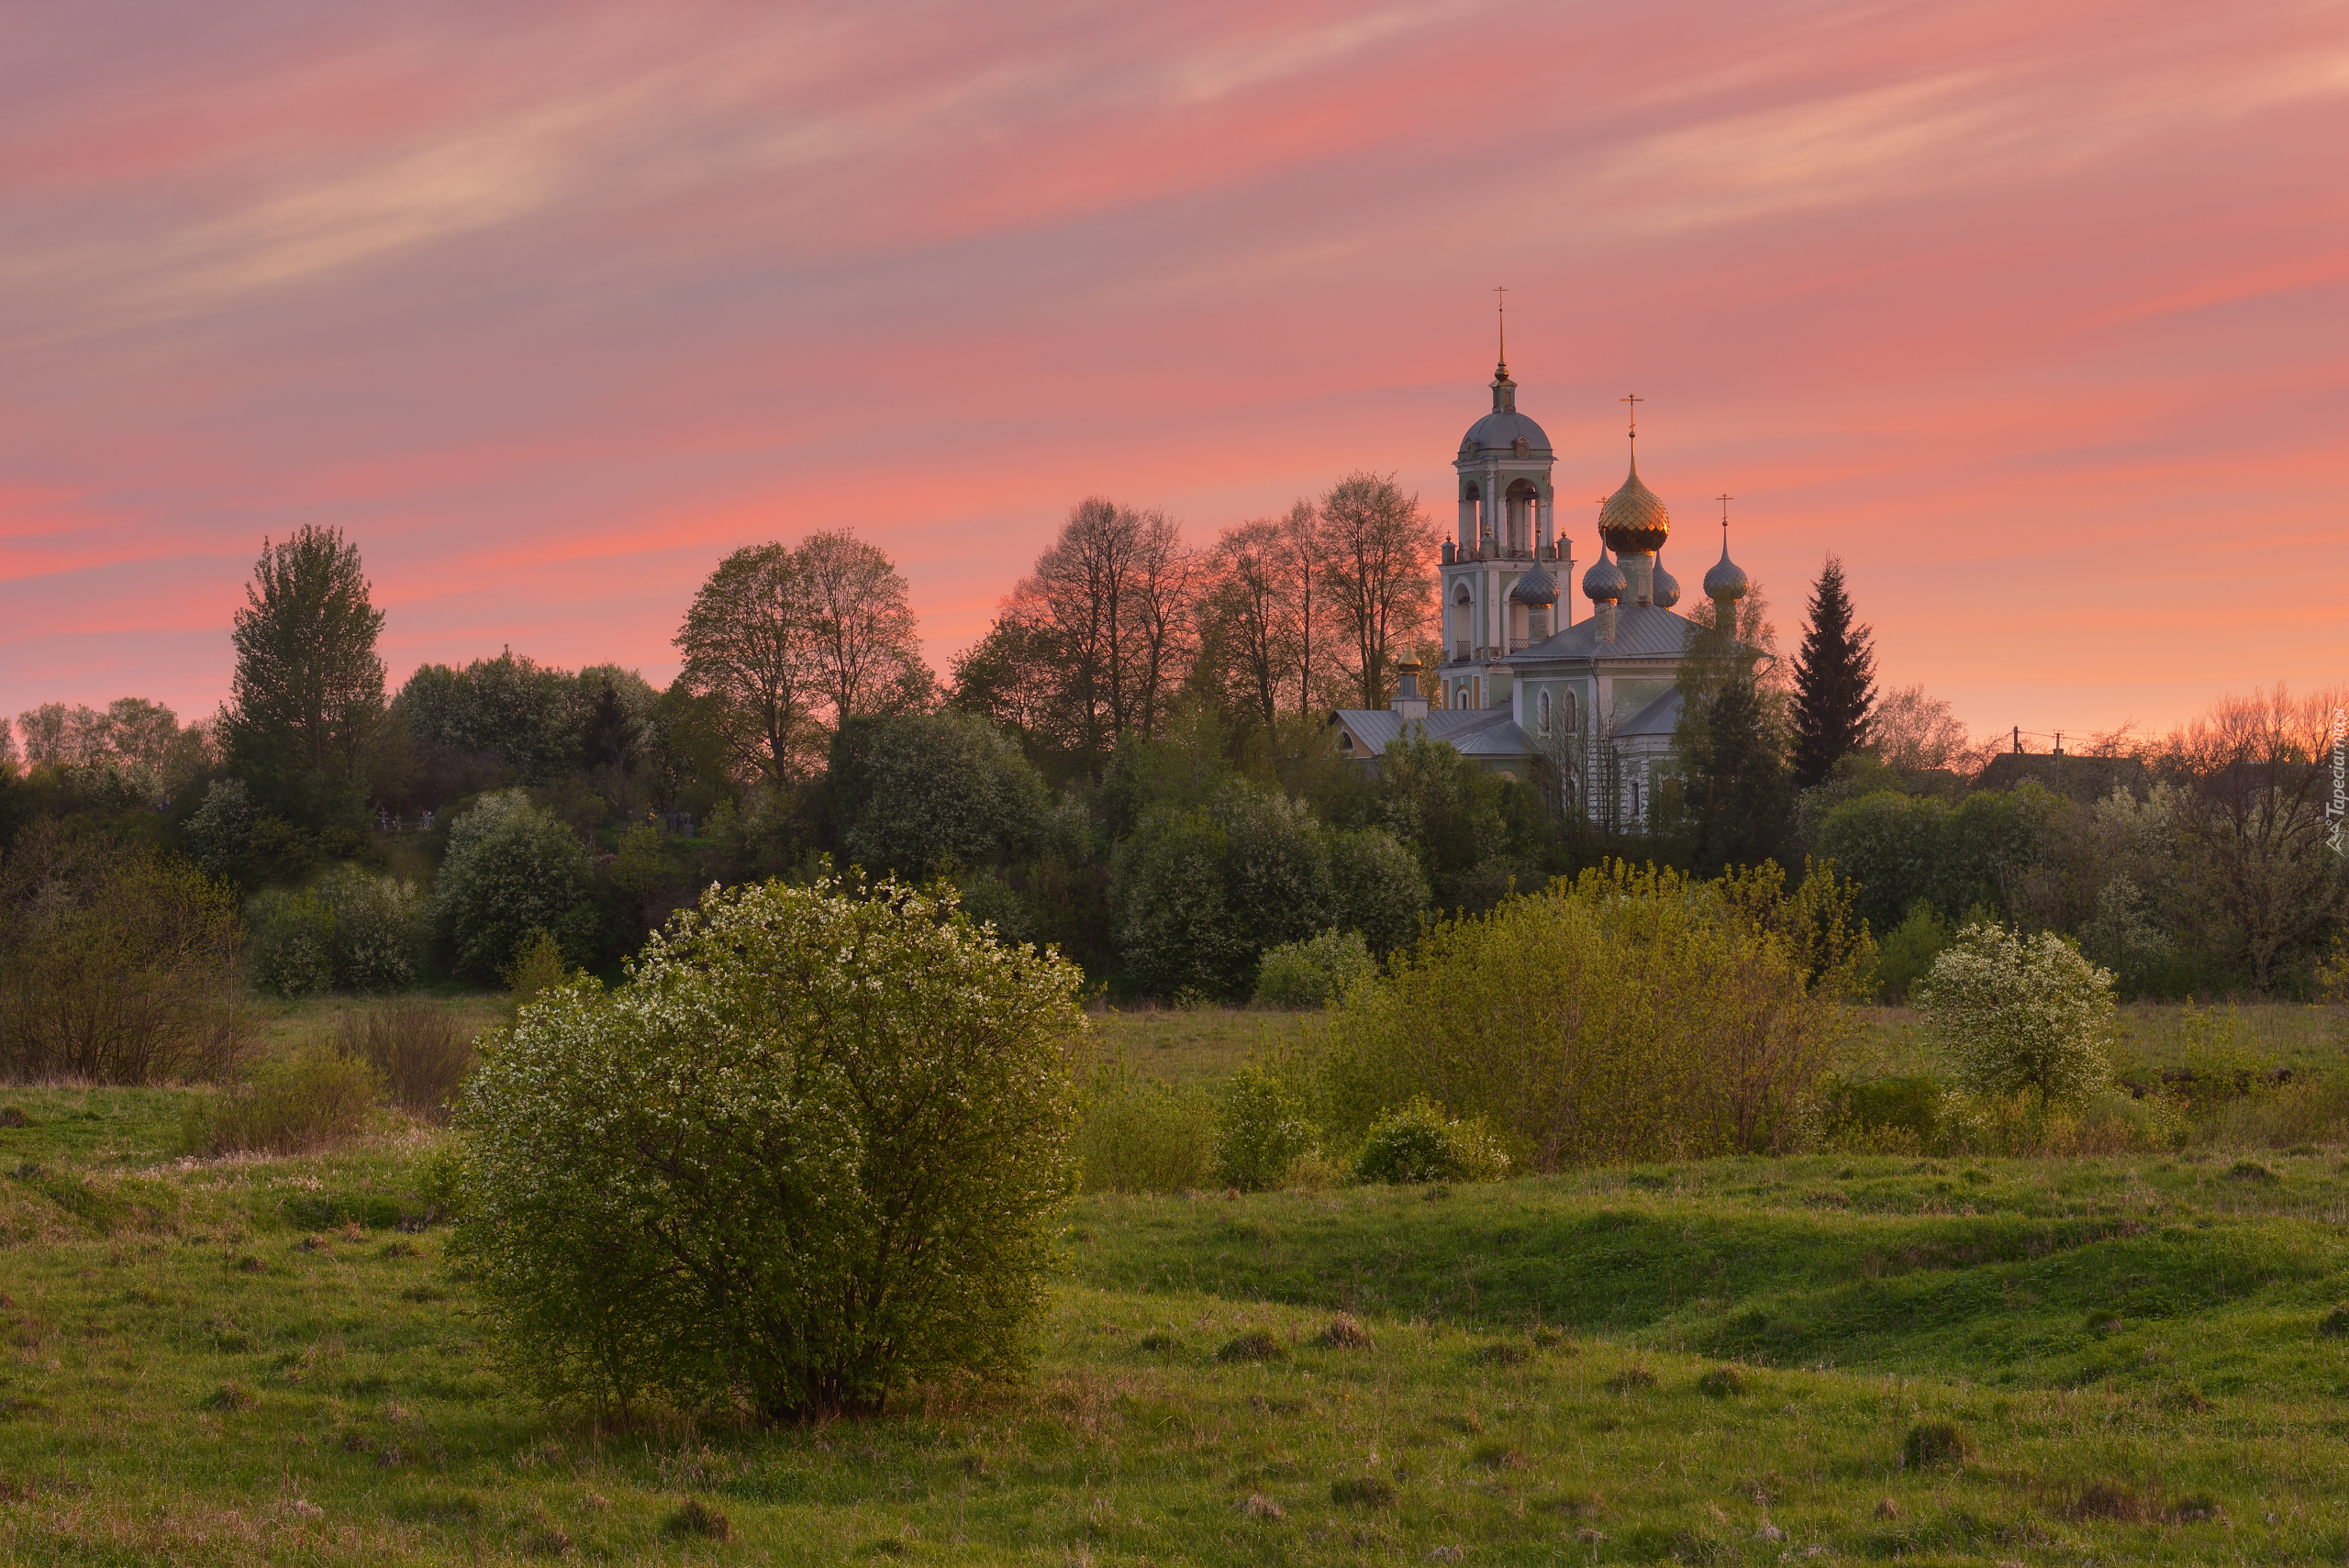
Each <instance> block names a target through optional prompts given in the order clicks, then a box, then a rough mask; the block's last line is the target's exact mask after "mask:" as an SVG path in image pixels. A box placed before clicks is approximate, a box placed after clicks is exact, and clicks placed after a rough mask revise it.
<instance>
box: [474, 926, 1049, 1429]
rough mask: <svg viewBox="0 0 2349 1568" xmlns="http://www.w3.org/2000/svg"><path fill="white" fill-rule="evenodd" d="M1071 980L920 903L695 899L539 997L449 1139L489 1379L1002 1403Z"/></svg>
mask: <svg viewBox="0 0 2349 1568" xmlns="http://www.w3.org/2000/svg"><path fill="white" fill-rule="evenodd" d="M1080 984H1081V977H1080V976H1079V975H1078V974H1077V973H1076V972H1075V971H1074V969H1073V968H1072V967H1070V966H1069V965H1067V964H1065V963H1063V962H1061V961H1060V960H1058V959H1055V958H1052V957H1050V956H1047V955H1041V954H1038V953H1037V952H1035V951H1033V950H1030V949H1011V948H1007V947H1005V946H1003V945H1001V944H1000V943H997V942H996V941H994V940H990V939H988V938H986V937H985V936H984V935H983V934H982V933H981V932H980V931H979V930H978V929H976V928H975V927H974V926H973V925H972V924H971V923H970V921H969V920H968V919H967V918H966V917H963V916H961V915H960V914H959V912H956V911H955V910H953V908H952V906H951V904H941V903H940V902H939V901H937V900H936V899H934V898H933V897H931V896H930V895H927V894H920V893H915V892H912V891H909V890H907V889H906V888H903V887H900V886H897V885H896V884H882V885H881V886H880V887H879V888H877V889H875V890H874V891H873V892H872V894H871V895H863V893H862V891H861V890H860V889H857V888H854V887H843V886H842V885H841V884H838V883H834V882H831V881H822V882H818V884H815V885H813V886H808V887H794V886H789V885H786V884H781V883H768V884H763V885H762V886H758V887H751V888H740V889H735V890H732V891H730V892H718V891H715V890H713V891H712V892H711V893H710V894H708V895H707V896H706V897H705V898H704V899H703V900H702V902H701V905H700V906H699V907H698V908H697V909H694V910H687V911H682V912H680V913H679V914H678V915H677V916H676V917H674V918H673V919H672V920H671V922H670V924H669V926H668V928H667V929H665V930H664V931H662V933H660V934H658V935H657V936H656V937H655V938H654V939H653V940H651V942H649V943H648V944H647V947H646V949H645V951H644V952H643V954H642V955H641V956H640V958H639V959H638V960H637V961H636V962H634V964H633V965H632V966H631V970H630V975H629V981H628V983H627V984H624V985H622V986H620V987H618V989H617V990H614V991H610V992H607V991H605V990H603V989H602V988H600V987H598V986H597V985H596V984H594V983H592V982H588V981H584V980H582V981H577V982H573V984H568V985H566V986H562V987H559V988H557V989H555V990H551V991H549V992H545V993H542V994H541V995H540V998H539V999H538V1001H537V1002H535V1003H534V1004H532V1005H531V1006H528V1007H526V1008H524V1009H523V1011H522V1012H521V1014H520V1016H519V1017H518V1018H517V1020H516V1022H515V1023H514V1025H513V1027H512V1028H511V1029H508V1030H507V1032H506V1034H505V1035H504V1037H503V1038H502V1039H501V1040H499V1041H498V1042H497V1044H496V1045H495V1049H494V1050H493V1051H491V1052H490V1054H489V1056H488V1058H487V1060H486V1061H485V1062H484V1063H483V1065H482V1066H481V1068H480V1069H479V1070H478V1071H477V1072H476V1073H475V1074H474V1076H473V1080H472V1082H471V1083H470V1084H469V1085H468V1086H467V1088H466V1091H465V1094H464V1096H463V1099H462V1103H461V1106H460V1112H459V1121H460V1125H461V1126H462V1128H463V1129H465V1130H466V1132H467V1134H468V1150H469V1153H468V1165H467V1167H466V1171H465V1176H464V1191H465V1203H464V1218H463V1219H462V1222H461V1229H460V1233H459V1237H458V1240H457V1242H456V1244H455V1245H456V1251H457V1252H458V1254H459V1255H460V1256H462V1258H464V1259H465V1260H466V1262H467V1263H468V1265H469V1266H470V1267H471V1268H472V1269H473V1271H474V1272H475V1273H477V1274H478V1275H479V1277H480V1279H481V1282H482V1291H483V1295H484V1298H485V1307H484V1310H485V1314H486V1316H485V1321H486V1323H487V1325H488V1327H489V1329H490V1330H491V1332H492V1334H493V1336H494V1338H495V1341H496V1343H497V1345H498V1346H499V1347H500V1350H501V1351H502V1353H503V1354H504V1356H505V1357H506V1358H507V1361H508V1362H509V1363H510V1364H513V1365H515V1366H517V1367H518V1368H519V1369H520V1370H523V1371H524V1372H526V1373H529V1375H531V1376H532V1377H533V1378H534V1380H535V1381H537V1382H538V1383H539V1384H540V1385H541V1386H542V1387H544V1388H545V1389H546V1390H547V1391H548V1392H550V1393H551V1394H555V1395H567V1396H577V1397H580V1398H584V1399H586V1400H588V1401H590V1402H593V1403H597V1404H622V1405H625V1404H629V1403H632V1402H635V1401H637V1400H640V1399H642V1398H645V1397H665V1398H667V1399H670V1400H673V1401H674V1402H676V1403H678V1404H680V1405H683V1406H687V1407H694V1406H699V1405H701V1404H703V1403H705V1402H709V1401H726V1400H729V1399H731V1398H733V1397H736V1396H741V1397H744V1398H747V1399H748V1400H749V1402H750V1403H751V1407H752V1408H753V1409H755V1410H756V1411H757V1412H758V1413H759V1414H760V1415H761V1416H762V1417H764V1418H783V1417H789V1416H797V1415H807V1414H815V1413H819V1412H829V1411H860V1410H877V1409H879V1408H881V1407H882V1406H883V1404H884V1403H885V1401H886V1399H887V1397H888V1396H889V1394H890V1393H891V1391H892V1390H893V1389H895V1388H896V1387H898V1386H900V1385H903V1384H904V1383H906V1382H907V1381H908V1380H911V1379H918V1378H924V1377H933V1376H940V1375H944V1374H947V1373H955V1372H967V1373H983V1374H1008V1373H1013V1372H1015V1371H1017V1370H1018V1369H1019V1368H1020V1367H1021V1366H1022V1365H1024V1363H1025V1362H1026V1360H1027V1358H1028V1356H1029V1354H1030V1349H1031V1346H1032V1342H1033V1341H1032V1325H1033V1321H1034V1318H1035V1315H1036V1313H1037V1312H1038V1311H1039V1310H1040V1309H1041V1306H1042V1304H1043V1271H1044V1267H1045V1264H1046V1262H1047V1258H1048V1254H1049V1247H1048V1242H1047V1238H1046V1234H1045V1229H1044V1226H1045V1221H1046V1220H1047V1218H1049V1217H1050V1216H1051V1215H1052V1212H1053V1211H1054V1210H1055V1209H1056V1208H1057V1207H1058V1206H1059V1204H1060V1203H1061V1201H1062V1200H1063V1198H1064V1197H1065V1196H1066V1195H1067V1194H1068V1193H1069V1191H1070V1189H1071V1188H1072V1186H1073V1185H1074V1180H1075V1176H1076V1171H1075V1162H1074V1158H1073V1154H1072V1151H1071V1150H1070V1147H1069V1144H1070V1133H1071V1121H1072V1119H1073V1113H1074V1092H1073V1089H1072V1085H1071V1083H1070V1078H1069V1071H1068V1066H1067V1061H1066V1058H1065V1056H1064V1054H1063V1053H1064V1051H1065V1049H1066V1048H1067V1046H1068V1045H1069V1043H1070V1041H1071V1040H1072V1037H1073V1036H1074V1035H1075V1033H1076V1032H1077V1031H1079V1030H1081V1029H1083V1027H1084V1022H1083V1017H1082V1015H1081V1014H1080V1013H1079V1012H1078V1011H1077V1009H1076V1005H1075V997H1076V993H1077V989H1078V987H1079V985H1080Z"/></svg>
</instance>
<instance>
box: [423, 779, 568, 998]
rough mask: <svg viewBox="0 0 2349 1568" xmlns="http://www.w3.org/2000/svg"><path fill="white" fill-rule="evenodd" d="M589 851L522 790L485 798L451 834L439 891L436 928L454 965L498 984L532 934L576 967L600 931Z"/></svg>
mask: <svg viewBox="0 0 2349 1568" xmlns="http://www.w3.org/2000/svg"><path fill="white" fill-rule="evenodd" d="M589 894H590V888H589V881H588V869H587V851H585V850H584V849H582V848H581V847H580V843H579V840H578V839H577V838H576V837H575V836H574V835H573V833H572V831H571V829H570V828H566V827H564V826H563V824H562V822H561V821H559V820H557V819H556V818H555V817H552V816H550V815H549V814H548V813H546V812H543V811H540V810H539V809H537V808H536V807H535V806H531V804H530V797H529V795H526V794H524V793H523V792H522V791H520V790H518V789H516V790H507V791H504V792H502V793H500V794H497V795H484V796H483V797H482V799H481V800H480V801H479V802H477V803H476V804H475V805H474V806H473V809H472V810H471V811H468V812H467V813H465V815H463V816H462V817H459V818H458V819H457V821H456V823H455V825H454V826H453V827H451V828H450V830H449V858H448V859H447V860H446V861H445V862H442V863H441V867H440V879H439V880H438V881H437V882H436V883H434V884H433V888H432V926H433V930H434V932H435V934H436V935H437V936H438V938H439V939H440V941H441V943H442V944H443V945H444V946H445V947H446V949H447V951H448V953H449V956H450V959H451V962H453V963H454V964H455V966H456V967H457V968H458V969H459V970H461V971H462V972H463V973H467V974H470V975H472V976H473V977H474V978H475V979H480V980H489V979H495V977H496V976H497V974H498V973H499V972H500V971H501V970H503V969H504V968H506V967H507V965H508V964H510V963H511V962H513V960H514V955H515V952H516V951H517V950H518V949H519V948H520V947H521V946H522V944H523V942H525V941H526V940H529V936H530V934H531V933H532V932H533V931H546V932H549V933H551V935H552V936H553V937H554V939H555V940H557V941H558V942H560V943H561V944H562V949H563V951H564V952H565V953H566V954H567V955H568V956H569V957H571V958H572V959H573V961H579V960H584V958H586V957H587V956H588V953H589V949H590V947H591V945H592V942H593V940H594V936H595V930H596V912H595V909H594V907H593V906H592V905H591V904H590V903H589Z"/></svg>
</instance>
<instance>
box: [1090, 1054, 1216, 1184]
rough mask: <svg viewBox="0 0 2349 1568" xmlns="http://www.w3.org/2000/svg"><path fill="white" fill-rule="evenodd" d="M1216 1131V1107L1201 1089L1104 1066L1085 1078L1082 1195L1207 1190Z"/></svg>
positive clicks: (1116, 1064)
mask: <svg viewBox="0 0 2349 1568" xmlns="http://www.w3.org/2000/svg"><path fill="white" fill-rule="evenodd" d="M1215 1132H1216V1102H1215V1100H1214V1099H1213V1097H1211V1096H1210V1095H1208V1093H1207V1092H1206V1091H1205V1090H1203V1089H1200V1088H1199V1087H1197V1085H1196V1084H1182V1085H1175V1084H1163V1083H1158V1082H1155V1081H1153V1080H1150V1079H1145V1078H1140V1077H1137V1076H1135V1075H1134V1073H1132V1072H1131V1071H1130V1070H1129V1069H1128V1068H1127V1067H1126V1066H1125V1064H1124V1063H1123V1062H1109V1063H1106V1064H1104V1065H1103V1066H1101V1067H1099V1068H1097V1069H1096V1070H1095V1071H1094V1072H1093V1073H1091V1074H1089V1075H1088V1081H1087V1082H1086V1084H1085V1103H1084V1107H1083V1114H1082V1115H1081V1116H1080V1117H1079V1118H1078V1121H1077V1131H1076V1140H1075V1148H1076V1154H1077V1159H1078V1162H1079V1163H1080V1166H1081V1168H1082V1169H1083V1171H1084V1173H1085V1178H1084V1181H1085V1191H1086V1192H1126V1193H1187V1192H1197V1191H1199V1190H1200V1189H1202V1188H1204V1187H1205V1186H1207V1185H1208V1175H1209V1173H1210V1171H1211V1169H1212V1166H1213V1163H1214V1157H1215Z"/></svg>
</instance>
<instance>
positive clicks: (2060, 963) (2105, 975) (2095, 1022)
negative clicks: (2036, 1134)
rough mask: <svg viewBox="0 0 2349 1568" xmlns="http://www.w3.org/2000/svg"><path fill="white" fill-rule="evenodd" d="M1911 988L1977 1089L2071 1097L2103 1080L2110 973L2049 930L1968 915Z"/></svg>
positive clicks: (2109, 1039)
mask: <svg viewBox="0 0 2349 1568" xmlns="http://www.w3.org/2000/svg"><path fill="white" fill-rule="evenodd" d="M1915 996H1916V1002H1917V1010H1918V1012H1919V1014H1920V1017H1921V1018H1923V1020H1924V1022H1925V1024H1926V1027H1927V1028H1928V1029H1930V1030H1931V1031H1932V1033H1933V1034H1934V1035H1935V1036H1936V1037H1938V1038H1939V1039H1940V1040H1941V1041H1942V1042H1943V1045H1944V1046H1945V1047H1946V1048H1947V1049H1948V1050H1949V1051H1950V1053H1951V1056H1952V1060H1953V1062H1954V1066H1955V1068H1956V1072H1957V1077H1958V1080H1959V1081H1960V1082H1961V1083H1962V1084H1965V1087H1967V1088H1968V1089H1970V1090H1972V1091H1974V1092H1975V1093H1976V1094H1982V1095H2016V1094H2029V1095H2033V1096H2035V1097H2036V1098H2037V1099H2038V1100H2039V1101H2040V1102H2041V1103H2043V1104H2046V1105H2076V1104H2079V1103H2081V1102H2083V1101H2085V1100H2087V1098H2088V1097H2089V1096H2090V1095H2094V1094H2095V1093H2096V1092H2097V1091H2099V1089H2102V1088H2103V1087H2104V1086H2105V1085H2106V1084H2109V1083H2110V1081H2111V1077H2112V1043H2113V1029H2114V1022H2113V1006H2112V976H2111V974H2110V973H2109V972H2107V971H2105V970H2101V969H2099V968H2098V967H2097V966H2096V965H2094V964H2092V963H2090V962H2088V961H2087V960H2086V959H2084V958H2082V957H2081V956H2080V955H2079V952H2078V951H2077V950H2076V949H2075V948H2073V947H2072V946H2071V945H2070V944H2069V943H2067V942H2065V940H2063V939H2062V938H2061V937H2058V936H2056V935H2055V934H2054V932H2052V931H2042V932H2040V933H2038V934H2037V935H2036V936H2032V937H2030V938H2022V937H2018V936H2016V935H2015V934H2014V933H2013V932H2011V931H2009V930H2008V929H2005V928H2003V927H1999V926H1989V925H1981V924H1975V925H1969V926H1967V927H1966V928H1965V929H1963V930H1961V931H1959V932H1958V933H1957V936H1956V939H1955V940H1954V941H1953V942H1952V943H1951V945H1950V946H1949V948H1948V949H1947V950H1945V951H1943V953H1942V954H1941V956H1940V957H1938V958H1936V959H1935V960H1934V961H1933V967H1932V972H1931V973H1929V974H1928V975H1927V976H1926V978H1925V981H1924V983H1923V984H1921V985H1920V986H1919V987H1918V988H1917V990H1916V992H1915Z"/></svg>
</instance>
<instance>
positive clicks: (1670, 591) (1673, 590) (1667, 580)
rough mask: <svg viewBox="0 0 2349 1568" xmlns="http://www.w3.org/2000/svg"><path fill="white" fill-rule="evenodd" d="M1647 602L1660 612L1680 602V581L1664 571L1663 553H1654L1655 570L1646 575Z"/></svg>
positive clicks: (1659, 551)
mask: <svg viewBox="0 0 2349 1568" xmlns="http://www.w3.org/2000/svg"><path fill="white" fill-rule="evenodd" d="M1648 600H1649V602H1650V603H1651V604H1653V605H1654V606H1655V607H1656V608H1658V609H1660V610H1668V609H1670V608H1671V607H1672V606H1675V605H1676V604H1678V603H1679V602H1680V579H1679V578H1677V577H1675V576H1674V575H1673V574H1672V573H1669V572H1666V571H1665V570H1664V552H1663V551H1662V550H1658V551H1656V556H1655V570H1654V571H1653V572H1652V573H1649V574H1648Z"/></svg>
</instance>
